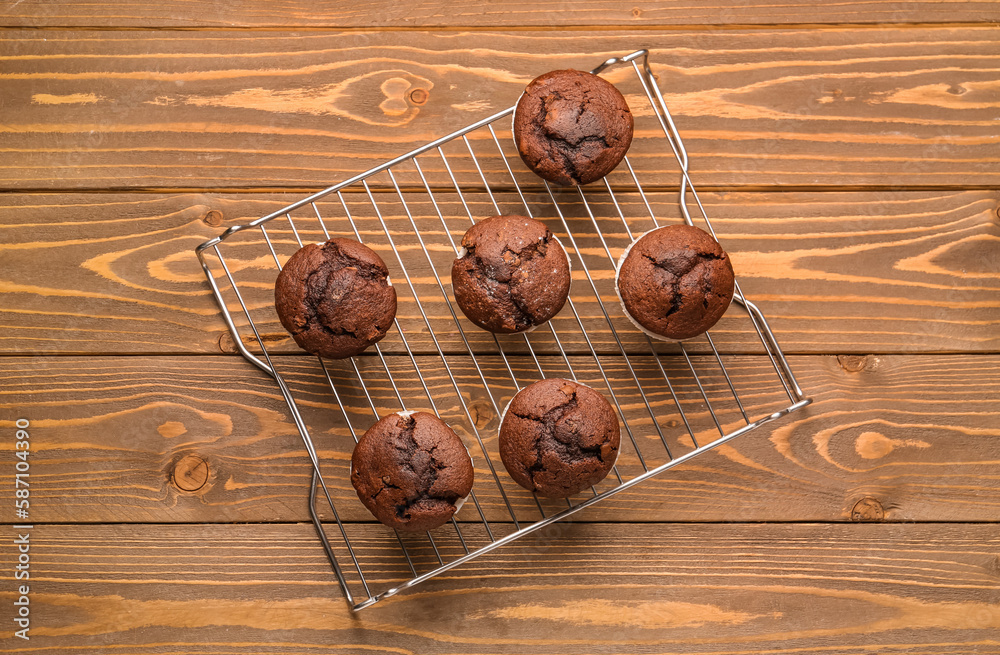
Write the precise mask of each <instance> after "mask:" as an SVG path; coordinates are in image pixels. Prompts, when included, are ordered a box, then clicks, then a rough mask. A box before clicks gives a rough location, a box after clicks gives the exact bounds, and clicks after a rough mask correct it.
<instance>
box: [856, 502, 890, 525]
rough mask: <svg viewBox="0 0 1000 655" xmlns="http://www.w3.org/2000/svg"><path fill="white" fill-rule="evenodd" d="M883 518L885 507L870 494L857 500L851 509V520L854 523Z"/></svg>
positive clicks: (869, 521)
mask: <svg viewBox="0 0 1000 655" xmlns="http://www.w3.org/2000/svg"><path fill="white" fill-rule="evenodd" d="M884 519H885V509H883V508H882V503H880V502H879V501H878V500H876V499H875V498H872V497H871V496H865V497H864V498H862V499H861V500H859V501H858V502H857V503H855V504H854V509H852V510H851V520H852V521H854V522H855V523H872V522H876V521H882V520H884Z"/></svg>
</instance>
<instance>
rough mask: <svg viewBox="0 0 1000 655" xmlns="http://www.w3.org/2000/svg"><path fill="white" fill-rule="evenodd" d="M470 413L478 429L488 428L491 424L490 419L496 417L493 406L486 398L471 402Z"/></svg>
mask: <svg viewBox="0 0 1000 655" xmlns="http://www.w3.org/2000/svg"><path fill="white" fill-rule="evenodd" d="M469 414H470V415H471V416H472V421H473V422H474V423H475V424H476V429H477V430H482V429H484V428H486V427H487V426H488V425H489V424H490V421H492V420H493V419H494V418H495V417H496V414H495V413H494V411H493V408H492V407H491V406H490V404H489V403H488V402H486V401H485V400H477V401H475V402H473V403H469Z"/></svg>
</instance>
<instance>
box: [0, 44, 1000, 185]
mask: <svg viewBox="0 0 1000 655" xmlns="http://www.w3.org/2000/svg"><path fill="white" fill-rule="evenodd" d="M998 39H1000V36H998V33H997V31H996V30H994V29H991V28H988V27H983V28H978V27H961V28H949V29H943V28H928V29H917V30H899V29H830V30H820V31H817V30H750V31H736V30H723V31H692V32H671V31H658V30H650V31H643V32H641V34H640V35H639V36H637V35H636V33H634V32H615V31H609V32H604V31H599V32H594V31H576V32H574V31H566V32H558V33H550V32H546V31H527V32H517V33H509V32H502V31H497V32H488V33H464V32H422V31H413V32H411V31H403V32H379V31H371V32H369V31H365V32H353V31H348V32H327V31H320V32H305V33H291V32H283V31H268V32H262V33H257V32H253V33H242V32H184V31H178V32H168V31H156V32H128V31H99V32H93V31H91V32H87V31H66V32H63V31H60V32H59V34H58V35H56V34H48V33H47V32H41V31H39V32H32V31H18V30H9V31H7V32H5V33H4V34H3V35H2V40H0V44H2V45H0V49H2V51H3V52H5V53H8V54H7V55H5V56H4V58H3V73H2V74H0V75H2V77H0V79H2V80H3V81H4V83H5V89H6V91H5V97H4V110H5V120H4V123H3V125H2V126H0V135H2V136H0V138H2V140H3V145H2V152H3V163H2V164H0V188H5V189H80V188H84V189H87V188H112V189H124V188H132V189H135V188H148V187H161V188H162V187H169V188H171V189H175V188H227V187H229V188H232V187H254V188H259V187H261V186H295V187H302V186H314V187H317V188H320V187H323V186H326V185H328V184H332V183H335V182H336V181H338V180H341V179H345V178H347V177H350V176H352V175H354V174H356V173H358V172H361V171H364V170H367V169H369V168H370V167H372V166H374V165H376V164H379V163H381V162H383V161H385V160H387V159H390V158H391V157H394V156H396V155H399V154H402V153H404V152H407V151H408V150H410V149H412V148H414V147H416V146H418V145H421V144H423V143H426V142H428V141H430V140H431V139H433V138H436V137H440V136H442V135H445V134H448V133H449V132H451V131H452V130H455V129H458V128H460V127H463V126H465V125H468V124H470V123H472V122H473V121H475V120H478V119H480V118H483V117H485V116H488V115H490V114H491V113H493V112H495V111H497V110H500V109H503V108H506V107H509V106H510V105H511V104H513V103H514V101H515V100H516V99H517V97H518V95H519V94H520V92H521V90H522V89H523V87H524V85H525V84H526V83H527V82H528V81H529V80H530V79H531V78H533V77H535V76H536V75H538V74H539V73H541V72H545V71H547V70H550V69H552V68H554V67H576V68H583V69H590V68H592V67H593V66H595V65H596V64H597V63H598V62H600V61H603V60H604V59H605V58H606V57H608V56H611V55H615V54H624V53H627V52H631V51H633V50H636V49H637V48H640V47H643V46H648V47H651V48H652V52H653V62H654V66H655V71H656V72H657V73H658V74H659V77H660V80H661V85H662V86H663V88H664V90H665V91H666V96H665V98H666V101H667V103H668V105H669V106H670V107H671V108H672V111H673V112H674V114H675V118H676V120H677V123H678V125H679V127H680V129H681V131H682V132H683V134H684V137H685V142H686V145H687V148H688V150H689V151H690V153H691V156H692V175H693V179H695V180H696V181H697V183H698V184H700V185H703V186H727V187H740V186H753V187H760V186H768V187H771V186H785V185H796V186H820V187H830V186H841V185H863V186H867V187H871V186H880V187H910V186H921V185H924V186H926V185H933V186H935V187H961V186H966V187H967V186H970V185H975V186H996V185H998V184H1000V172H998V171H1000V167H998V166H997V162H998V157H997V152H1000V149H998V148H997V144H998V140H1000V137H998V136H997V134H996V129H995V127H996V126H995V121H994V118H995V115H996V108H997V105H996V91H997V86H996V84H997V82H996V61H995V56H994V55H993V53H995V52H996V51H997V46H998ZM482 44H489V48H483V47H482ZM608 77H609V79H611V80H612V81H613V82H615V83H616V84H618V85H619V87H620V88H621V90H622V91H623V92H624V93H625V94H626V96H627V97H628V99H629V101H630V104H632V106H633V107H634V109H635V114H636V121H637V122H636V130H637V134H636V140H635V141H634V142H633V144H632V150H631V152H632V155H631V156H632V158H633V159H634V161H635V163H636V165H637V167H638V169H639V170H640V172H641V173H643V174H644V175H645V176H646V179H647V180H653V181H655V182H656V183H658V184H664V185H676V184H677V174H676V164H675V162H674V159H673V155H672V154H671V153H670V149H669V148H668V147H667V145H666V144H665V142H664V140H663V138H662V134H661V132H660V127H659V124H658V123H657V122H656V120H655V119H654V117H653V116H652V114H651V110H650V108H649V106H648V104H649V103H648V101H647V100H646V99H645V97H644V96H642V95H641V94H642V90H641V88H640V86H639V84H638V80H637V79H636V78H635V75H634V73H633V72H631V69H627V68H620V69H618V70H616V71H610V72H609V73H608ZM489 139H490V135H489V134H488V133H486V132H480V133H478V134H477V135H476V136H475V138H473V139H472V140H473V143H474V146H475V147H476V148H477V149H478V150H480V151H486V150H489V149H490V148H491V147H493V146H492V141H489ZM504 142H505V143H506V142H507V139H506V138H505V139H504ZM459 145H461V144H459ZM458 163H460V164H461V163H462V162H458ZM486 164H487V166H486V168H487V173H488V174H489V175H491V176H492V175H501V174H505V173H504V172H503V168H502V165H501V162H499V161H498V160H496V159H494V160H490V161H488V162H486ZM515 166H519V164H518V163H517V162H515ZM427 169H428V171H429V172H431V173H433V174H441V171H442V170H443V166H442V164H440V163H439V162H437V161H436V160H433V159H431V160H429V161H428V162H427ZM456 174H457V175H458V176H459V178H460V180H461V181H463V182H470V183H471V182H475V181H476V180H478V177H477V175H478V174H477V172H476V171H475V169H474V168H473V167H472V165H471V164H470V163H468V162H466V163H465V164H463V165H461V166H458V167H457V168H456ZM406 179H408V180H410V181H414V182H417V181H418V180H417V178H416V176H415V175H413V174H412V172H410V173H409V174H408V176H407V177H406Z"/></svg>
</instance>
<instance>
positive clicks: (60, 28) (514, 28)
mask: <svg viewBox="0 0 1000 655" xmlns="http://www.w3.org/2000/svg"><path fill="white" fill-rule="evenodd" d="M997 24H998V21H991V20H984V21H956V22H945V23H928V22H924V23H912V22H911V23H886V22H870V23H866V22H862V23H851V22H844V23H731V24H726V25H710V24H702V23H691V24H672V23H649V24H641V25H636V24H632V23H613V24H607V25H589V24H586V23H581V24H579V25H557V26H545V25H503V26H497V25H427V26H404V25H395V26H386V27H369V26H339V25H336V24H330V25H318V26H317V25H309V26H297V25H273V26H271V25H269V26H215V25H203V26H191V25H185V26H146V27H143V26H108V25H103V26H102V25H44V26H20V25H5V24H0V30H35V31H40V32H67V31H73V32H82V31H87V32H288V31H294V32H330V31H336V32H498V31H503V32H570V31H581V30H586V31H588V32H616V31H617V32H621V31H625V30H628V31H631V32H650V31H670V32H733V31H757V32H760V31H769V30H789V31H791V30H817V31H820V30H822V31H836V30H858V29H871V30H879V29H932V28H934V29H938V28H945V29H948V28H951V29H959V28H966V27H992V26H996V25H997Z"/></svg>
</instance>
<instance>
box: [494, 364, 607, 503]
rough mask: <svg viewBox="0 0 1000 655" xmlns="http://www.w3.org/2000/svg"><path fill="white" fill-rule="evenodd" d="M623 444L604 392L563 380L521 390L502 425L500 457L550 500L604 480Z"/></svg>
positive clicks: (513, 473) (526, 484)
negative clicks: (603, 394)
mask: <svg viewBox="0 0 1000 655" xmlns="http://www.w3.org/2000/svg"><path fill="white" fill-rule="evenodd" d="M620 445H621V430H620V428H619V427H618V416H617V415H616V414H615V410H614V409H613V408H612V407H611V405H610V404H609V403H608V401H607V400H605V399H604V396H602V395H601V394H600V393H598V392H596V391H594V390H593V389H591V388H590V387H588V386H585V385H582V384H579V383H577V382H572V381H570V380H564V379H562V378H548V379H545V380H539V381H538V382H535V383H534V384H532V385H530V386H527V387H525V388H524V389H522V390H521V391H519V392H518V393H517V395H516V396H514V398H513V400H511V401H510V405H508V406H507V409H506V410H505V411H504V416H503V420H502V422H501V423H500V459H501V460H503V465H504V466H505V467H506V468H507V472H508V473H509V474H510V477H512V478H513V479H514V481H515V482H517V483H518V484H519V485H521V486H522V487H524V488H525V489H528V490H529V491H534V492H535V493H537V494H538V495H540V496H547V497H550V498H566V497H568V496H572V495H573V494H575V493H577V492H579V491H581V490H583V489H586V488H587V487H589V486H591V485H594V484H597V483H598V482H600V481H601V480H603V479H604V478H605V476H607V474H608V472H609V471H610V470H611V467H613V466H614V465H615V460H617V459H618V449H619V447H620Z"/></svg>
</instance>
